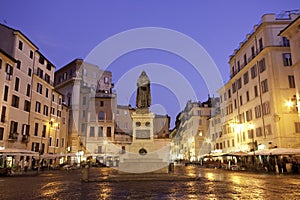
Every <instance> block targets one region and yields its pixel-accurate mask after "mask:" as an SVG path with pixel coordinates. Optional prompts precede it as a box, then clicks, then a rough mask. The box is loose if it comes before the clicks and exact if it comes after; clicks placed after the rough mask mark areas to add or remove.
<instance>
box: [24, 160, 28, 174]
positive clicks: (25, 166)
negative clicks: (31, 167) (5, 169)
mask: <svg viewBox="0 0 300 200" xmlns="http://www.w3.org/2000/svg"><path fill="white" fill-rule="evenodd" d="M27 169H28V161H27V160H25V161H24V171H25V172H27Z"/></svg>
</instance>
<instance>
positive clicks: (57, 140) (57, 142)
mask: <svg viewBox="0 0 300 200" xmlns="http://www.w3.org/2000/svg"><path fill="white" fill-rule="evenodd" d="M58 144H59V139H58V138H56V143H55V147H58Z"/></svg>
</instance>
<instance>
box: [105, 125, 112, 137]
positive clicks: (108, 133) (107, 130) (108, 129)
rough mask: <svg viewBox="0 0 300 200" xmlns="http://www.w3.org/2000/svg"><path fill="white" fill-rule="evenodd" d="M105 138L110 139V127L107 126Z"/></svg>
mask: <svg viewBox="0 0 300 200" xmlns="http://www.w3.org/2000/svg"><path fill="white" fill-rule="evenodd" d="M106 137H111V127H110V126H108V127H107V128H106Z"/></svg>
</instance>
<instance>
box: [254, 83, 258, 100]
mask: <svg viewBox="0 0 300 200" xmlns="http://www.w3.org/2000/svg"><path fill="white" fill-rule="evenodd" d="M254 96H255V97H258V88H257V85H255V86H254Z"/></svg>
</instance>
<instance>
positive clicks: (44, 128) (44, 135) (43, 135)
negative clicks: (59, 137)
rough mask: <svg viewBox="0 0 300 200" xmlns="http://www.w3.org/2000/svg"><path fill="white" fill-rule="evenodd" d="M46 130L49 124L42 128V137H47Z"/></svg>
mask: <svg viewBox="0 0 300 200" xmlns="http://www.w3.org/2000/svg"><path fill="white" fill-rule="evenodd" d="M46 130H47V126H46V125H43V130H42V137H43V138H45V137H46Z"/></svg>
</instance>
